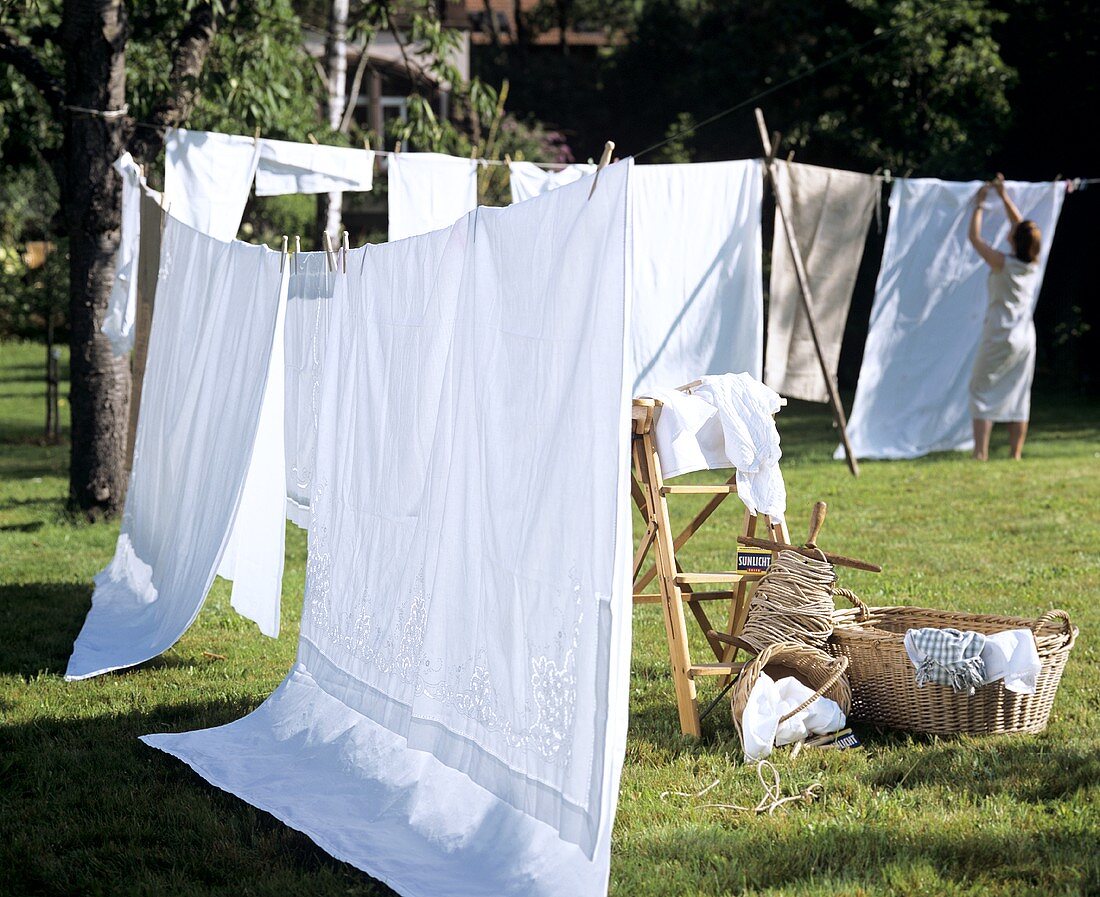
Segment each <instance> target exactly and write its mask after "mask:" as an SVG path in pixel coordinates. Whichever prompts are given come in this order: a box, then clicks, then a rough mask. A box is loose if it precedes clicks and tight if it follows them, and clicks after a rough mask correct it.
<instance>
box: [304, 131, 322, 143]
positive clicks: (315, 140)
mask: <svg viewBox="0 0 1100 897" xmlns="http://www.w3.org/2000/svg"><path fill="white" fill-rule="evenodd" d="M306 137H308V138H309V142H310V143H312V144H313V145H314V146H320V145H321V144H320V143H318V142H317V138H316V137H314V136H313V135H312V134H306Z"/></svg>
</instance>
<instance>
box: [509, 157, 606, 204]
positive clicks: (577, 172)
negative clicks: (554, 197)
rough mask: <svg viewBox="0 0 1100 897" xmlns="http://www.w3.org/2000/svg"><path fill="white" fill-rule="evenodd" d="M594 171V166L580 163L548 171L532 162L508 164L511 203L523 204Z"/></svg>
mask: <svg viewBox="0 0 1100 897" xmlns="http://www.w3.org/2000/svg"><path fill="white" fill-rule="evenodd" d="M595 170H596V166H595V165H587V164H580V163H578V164H575V165H566V166H565V167H564V168H559V169H555V170H550V169H546V168H539V166H537V165H535V163H534V162H509V163H508V179H509V182H510V184H511V187H512V202H523V201H524V200H525V199H531V197H533V196H541V195H542V194H543V193H547V192H548V191H550V190H556V189H557V188H558V187H564V186H565V185H566V184H572V183H573V182H574V181H579V180H580V179H581V178H583V177H585V176H587V175H590V174H592V172H594V171H595Z"/></svg>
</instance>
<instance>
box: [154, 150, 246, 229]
mask: <svg viewBox="0 0 1100 897" xmlns="http://www.w3.org/2000/svg"><path fill="white" fill-rule="evenodd" d="M259 160H260V141H258V140H255V139H253V138H252V137H238V136H236V135H233V134H216V133H213V132H211V131H186V130H184V129H183V128H178V129H173V130H170V131H169V132H168V135H167V136H166V137H165V140H164V202H165V208H166V209H167V210H168V212H169V214H171V215H172V216H173V217H174V218H178V219H179V220H180V221H182V222H183V223H184V224H188V225H190V226H191V227H193V228H195V229H196V230H198V231H201V232H202V233H204V234H208V235H210V236H211V237H215V238H216V239H218V240H232V239H233V238H234V237H236V236H237V231H238V230H239V229H240V226H241V218H242V217H243V215H244V207H245V204H246V203H247V202H248V194H249V193H250V192H251V191H252V180H253V178H254V177H255V176H256V166H257V165H258V163H259Z"/></svg>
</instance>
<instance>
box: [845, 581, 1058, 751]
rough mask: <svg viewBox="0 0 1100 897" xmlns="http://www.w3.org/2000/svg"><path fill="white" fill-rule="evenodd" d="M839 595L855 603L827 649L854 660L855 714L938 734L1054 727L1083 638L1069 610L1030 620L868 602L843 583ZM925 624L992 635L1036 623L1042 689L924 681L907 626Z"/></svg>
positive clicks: (858, 717) (850, 674)
mask: <svg viewBox="0 0 1100 897" xmlns="http://www.w3.org/2000/svg"><path fill="white" fill-rule="evenodd" d="M836 594H838V595H840V596H842V597H844V598H846V599H848V600H849V601H850V602H851V603H852V605H853V607H852V608H851V609H845V610H839V611H837V612H836V616H835V617H834V626H835V628H834V629H833V635H832V638H831V639H830V640H829V644H828V646H827V649H828V651H829V652H830V653H831V654H833V656H835V657H838V658H847V660H848V678H849V680H850V682H851V686H852V718H853V719H854V720H858V721H861V722H865V723H875V724H877V725H881V726H889V727H892V728H895V729H904V730H906V731H909V732H926V733H930V734H935V735H998V734H1004V733H1009V732H1041V731H1042V730H1043V729H1045V728H1046V725H1047V719H1048V718H1049V717H1050V708H1051V707H1052V706H1053V704H1054V695H1055V693H1056V692H1057V691H1058V683H1059V682H1060V681H1061V679H1062V671H1063V670H1064V669H1065V667H1066V660H1067V659H1068V658H1069V652H1070V649H1071V648H1073V643H1074V641H1075V640H1076V639H1077V627H1076V626H1074V625H1073V624H1072V623H1071V622H1070V618H1069V614H1067V613H1066V612H1065V611H1064V610H1051V611H1047V612H1046V613H1045V614H1043V615H1042V616H1041V617H1039V618H1038V619H1037V620H1029V619H1025V618H1023V617H1003V616H997V615H994V614H965V613H958V612H953V611H943V610H929V609H927V608H922V607H868V606H867V605H866V604H864V603H863V602H862V601H861V600H860V599H859V598H858V597H856V596H855V595H854V594H853V593H852V592H850V591H849V590H848V589H837V590H836ZM924 627H935V628H941V629H942V628H947V627H951V628H954V629H961V630H964V631H966V630H971V631H974V632H981V633H983V634H987V635H988V634H992V633H995V632H1003V631H1004V630H1006V629H1030V630H1031V631H1032V632H1033V633H1035V642H1036V645H1037V647H1038V649H1039V660H1040V662H1041V663H1042V670H1041V672H1040V673H1039V681H1038V687H1037V688H1036V690H1035V694H1033V695H1024V694H1017V693H1016V692H1012V691H1009V690H1008V689H1006V688H1005V687H1004V683H1003V682H999V681H998V682H992V683H990V684H989V685H983V686H982V687H981V688H979V689H978V690H977V691H975V693H974V694H972V695H968V694H967V693H966V692H958V691H955V689H953V688H951V687H950V686H948V685H938V684H935V683H929V684H927V685H925V686H924V688H918V687H917V681H916V669H915V668H914V666H913V664H912V663H911V662H910V660H909V655H908V654H907V653H906V651H905V644H904V640H905V633H906V631H907V630H909V629H920V628H924Z"/></svg>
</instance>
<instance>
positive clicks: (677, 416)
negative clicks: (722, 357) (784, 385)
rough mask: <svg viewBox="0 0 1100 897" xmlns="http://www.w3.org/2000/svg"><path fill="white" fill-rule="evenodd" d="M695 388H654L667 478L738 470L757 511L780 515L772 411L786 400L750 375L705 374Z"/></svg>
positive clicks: (742, 493)
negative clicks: (728, 469) (710, 471)
mask: <svg viewBox="0 0 1100 897" xmlns="http://www.w3.org/2000/svg"><path fill="white" fill-rule="evenodd" d="M701 379H702V382H701V383H700V385H699V386H696V387H694V388H693V389H692V391H691V393H690V394H689V393H685V392H681V391H680V390H678V389H651V390H649V391H648V392H647V393H646V395H649V396H651V397H652V398H655V399H660V401H661V402H662V403H663V405H662V407H661V409H660V411H659V412H658V413H657V419H656V425H655V429H654V437H655V440H656V443H657V454H658V456H659V457H660V459H661V472H662V474H663V475H664V476H665V477H666V478H670V477H675V476H680V475H681V474H685V473H691V472H692V471H696V470H719V469H722V468H728V467H733V468H736V470H737V481H736V482H737V494H738V496H739V497H740V499H741V501H743V502H744V503H745V507H746V508H748V509H749V511H750V512H751V513H753V514H756V513H760V514H767V515H769V516H770V517H772V518H773V519H775V520H782V519H783V515H784V512H785V511H786V509H787V487H786V485H785V484H784V482H783V472H782V471H781V470H780V468H779V459H780V458H781V457H782V455H783V451H782V449H781V448H780V444H779V430H778V429H777V428H776V426H775V418H774V415H775V413H776V412H778V411H779V409H780V408H781V407H782V399H781V398H780V396H779V394H778V393H776V392H775V391H774V390H773V389H771V388H769V387H767V386H765V385H764V384H763V383H761V382H760V381H759V380H757V379H756V378H755V377H752V376H750V375H749V374H745V373H741V374H721V375H719V376H708V377H703V378H701Z"/></svg>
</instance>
